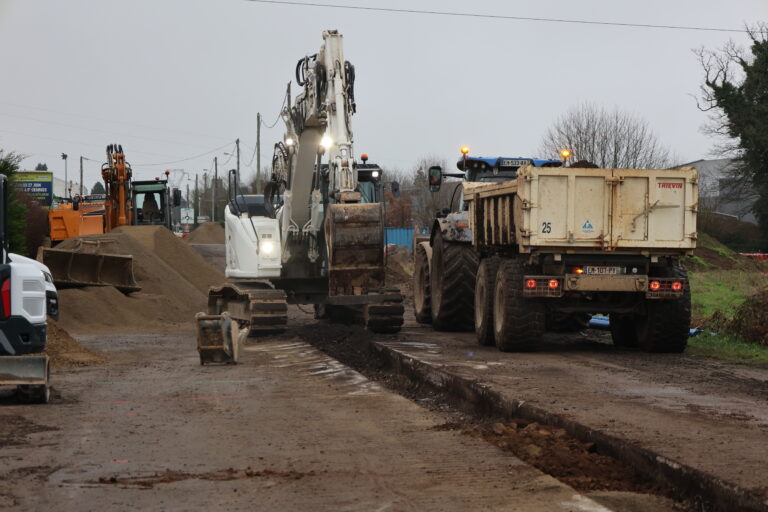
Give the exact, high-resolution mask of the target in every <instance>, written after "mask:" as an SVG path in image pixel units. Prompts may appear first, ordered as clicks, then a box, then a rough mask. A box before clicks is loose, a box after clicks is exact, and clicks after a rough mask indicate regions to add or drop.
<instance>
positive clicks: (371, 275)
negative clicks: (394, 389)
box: [196, 30, 403, 364]
mask: <svg viewBox="0 0 768 512" xmlns="http://www.w3.org/2000/svg"><path fill="white" fill-rule="evenodd" d="M342 43H343V39H342V35H341V34H339V33H338V32H337V31H333V30H329V31H325V32H323V45H322V46H321V48H320V51H319V52H318V53H316V54H314V55H311V56H307V57H304V58H302V59H300V60H299V61H298V63H297V65H296V82H297V83H298V85H299V86H300V87H302V88H303V91H302V92H301V93H300V94H299V95H298V96H297V97H296V101H295V103H293V104H292V103H291V95H290V84H289V86H288V92H287V95H286V98H287V99H286V104H285V108H284V109H283V110H282V114H281V115H282V118H283V121H284V122H285V135H284V137H283V141H282V142H280V143H278V144H276V145H275V153H274V156H273V159H272V177H271V180H270V182H269V183H268V184H267V186H266V187H265V191H264V194H262V195H232V196H231V197H230V201H229V204H228V206H227V208H226V211H225V231H226V246H227V267H226V276H227V277H228V278H229V279H230V281H229V282H228V283H227V284H225V285H223V286H221V287H218V288H213V289H211V291H210V293H209V297H208V311H207V312H206V313H199V314H198V315H197V317H196V322H197V328H198V351H199V352H200V362H201V364H205V363H207V362H234V361H236V358H237V333H238V332H239V331H238V329H240V328H248V329H249V331H250V334H252V335H259V334H266V333H272V332H275V331H280V330H282V329H284V328H285V325H286V322H287V304H289V303H292V304H306V305H313V306H314V308H315V316H316V318H325V317H330V318H331V319H333V318H336V317H339V316H343V317H344V318H345V319H347V320H348V319H356V320H357V321H359V322H360V323H362V324H363V325H365V327H366V328H367V329H369V330H370V331H373V332H384V333H391V332H397V331H399V330H400V328H401V326H402V323H403V304H402V301H403V299H402V295H401V294H400V291H399V290H397V289H393V288H387V287H386V284H385V254H384V209H383V205H382V203H381V202H379V200H380V198H381V196H382V194H381V190H382V170H381V168H379V167H378V166H377V165H375V164H369V163H367V162H366V160H367V157H365V156H364V155H363V156H362V158H361V160H362V162H361V163H358V162H357V160H356V159H355V155H354V151H353V137H352V123H351V118H352V115H353V114H354V113H355V111H356V105H355V96H354V83H355V68H354V67H353V66H352V64H350V63H349V62H348V61H346V60H345V59H344V52H343V44H342ZM238 180H239V178H238V177H237V175H236V173H233V172H231V173H230V187H229V188H230V190H231V191H235V190H237V188H238V187H237V186H236V185H237V183H239V181H238ZM233 181H234V184H233V183H232V182H233Z"/></svg>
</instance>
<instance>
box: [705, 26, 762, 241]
mask: <svg viewBox="0 0 768 512" xmlns="http://www.w3.org/2000/svg"><path fill="white" fill-rule="evenodd" d="M748 34H749V37H750V41H751V44H750V54H747V53H746V52H745V51H743V50H741V49H740V48H738V47H737V46H736V45H735V44H734V43H729V44H727V45H726V46H725V47H724V48H723V49H721V50H718V51H705V50H700V51H699V52H697V54H698V56H699V60H700V61H701V64H702V67H703V68H704V72H705V77H704V84H703V85H702V88H701V89H702V99H703V103H704V105H703V106H702V105H700V108H701V109H702V110H705V111H711V112H712V113H713V114H714V115H713V118H712V120H713V123H712V125H711V126H710V132H711V133H714V134H716V135H720V136H723V137H725V138H726V139H727V140H728V142H727V143H726V144H725V145H723V146H721V149H722V150H723V153H726V154H730V155H731V156H735V157H736V160H737V162H738V166H737V177H739V178H741V179H743V180H745V181H747V182H748V184H749V185H751V187H752V189H753V190H754V191H755V192H756V194H757V195H758V196H759V199H758V200H757V201H756V202H755V205H754V207H753V211H754V213H755V216H756V217H757V219H758V222H759V225H760V229H761V231H762V233H763V245H764V246H768V24H762V25H758V26H757V27H756V28H753V29H750V30H748Z"/></svg>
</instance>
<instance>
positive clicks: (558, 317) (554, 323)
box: [546, 311, 592, 332]
mask: <svg viewBox="0 0 768 512" xmlns="http://www.w3.org/2000/svg"><path fill="white" fill-rule="evenodd" d="M546 318H547V331H550V332H579V331H583V330H584V329H587V328H588V327H589V321H590V320H591V319H592V315H590V314H589V313H561V312H559V311H547V316H546Z"/></svg>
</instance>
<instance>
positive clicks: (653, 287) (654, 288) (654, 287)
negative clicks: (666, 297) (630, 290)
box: [648, 281, 661, 292]
mask: <svg viewBox="0 0 768 512" xmlns="http://www.w3.org/2000/svg"><path fill="white" fill-rule="evenodd" d="M648 288H650V289H651V291H654V292H657V291H659V289H660V288H661V283H660V282H658V281H651V282H650V284H649V285H648Z"/></svg>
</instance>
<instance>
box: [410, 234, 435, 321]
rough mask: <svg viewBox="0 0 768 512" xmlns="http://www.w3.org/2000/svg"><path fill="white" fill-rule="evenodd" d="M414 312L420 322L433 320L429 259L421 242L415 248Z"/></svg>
mask: <svg viewBox="0 0 768 512" xmlns="http://www.w3.org/2000/svg"><path fill="white" fill-rule="evenodd" d="M413 260H414V265H413V266H414V269H413V313H414V315H415V316H416V321H417V322H419V323H420V324H428V323H431V322H432V304H430V302H431V301H432V298H431V293H430V285H429V259H428V257H427V250H426V249H425V248H424V246H422V245H421V244H418V245H417V246H416V249H415V250H414V256H413Z"/></svg>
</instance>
